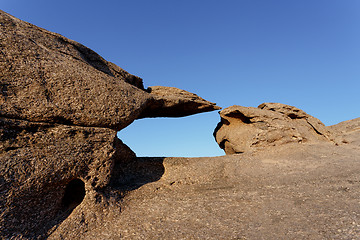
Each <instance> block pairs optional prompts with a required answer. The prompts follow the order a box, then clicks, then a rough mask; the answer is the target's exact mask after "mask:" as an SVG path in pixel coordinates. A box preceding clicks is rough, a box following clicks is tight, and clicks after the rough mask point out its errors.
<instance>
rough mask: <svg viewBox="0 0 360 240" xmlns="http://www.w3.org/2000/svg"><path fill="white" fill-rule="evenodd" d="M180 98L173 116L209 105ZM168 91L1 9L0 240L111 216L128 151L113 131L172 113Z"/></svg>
mask: <svg viewBox="0 0 360 240" xmlns="http://www.w3.org/2000/svg"><path fill="white" fill-rule="evenodd" d="M179 91H181V90H179ZM183 92H184V93H185V97H184V99H181V96H178V98H177V99H176V100H174V102H172V103H171V108H176V110H177V111H179V113H180V114H179V115H181V116H186V115H190V114H194V113H199V112H204V111H211V110H214V109H217V107H216V106H215V105H214V104H212V103H210V102H207V101H205V100H203V99H201V102H200V101H199V99H200V98H197V99H196V104H193V103H192V101H191V100H189V97H188V96H189V95H191V94H190V93H188V92H185V91H183ZM170 94H171V96H170V97H168V96H166V95H164V96H163V97H164V100H161V97H159V96H158V95H156V96H155V95H153V94H151V93H148V92H147V91H145V90H144V87H143V83H142V80H141V79H140V78H138V77H136V76H133V75H131V74H129V73H127V72H126V71H124V70H123V69H121V68H120V67H118V66H116V65H114V64H112V63H110V62H107V61H106V60H104V59H103V58H102V57H100V56H99V55H98V54H96V53H95V52H93V51H92V50H90V49H88V48H86V47H85V46H83V45H81V44H79V43H77V42H74V41H72V40H69V39H67V38H65V37H63V36H61V35H59V34H55V33H52V32H49V31H46V30H44V29H41V28H39V27H36V26H34V25H32V24H29V23H26V22H23V21H21V20H19V19H17V18H15V17H13V16H11V15H9V14H7V13H5V12H3V11H0V238H1V239H22V238H23V239H42V238H47V237H49V236H50V235H51V236H52V237H53V238H56V239H64V238H65V239H78V238H81V235H79V234H81V233H86V232H89V231H90V232H91V230H92V229H94V228H96V227H97V224H99V223H100V224H103V222H104V221H105V220H108V219H109V218H110V217H111V216H112V217H113V216H116V215H117V214H119V213H120V209H121V199H122V196H123V195H124V194H125V192H126V191H130V190H132V189H131V188H122V187H121V186H120V187H117V185H119V181H125V182H126V181H127V180H126V179H128V178H129V175H128V174H127V173H126V172H127V171H128V170H127V164H128V163H129V162H131V161H133V160H134V158H135V154H134V153H133V152H132V151H131V150H130V149H129V148H128V147H127V146H126V145H124V144H123V143H122V142H121V141H120V140H119V139H118V138H117V137H116V130H120V129H122V128H124V127H126V126H127V125H129V124H130V123H131V122H132V121H134V120H135V119H137V118H139V117H140V116H141V117H144V114H143V112H147V113H149V110H148V109H151V110H154V111H158V112H161V114H162V116H173V115H174V114H173V110H172V109H170V111H169V113H168V114H166V110H165V111H163V110H161V108H163V107H165V106H163V105H162V104H159V102H162V101H168V99H169V98H173V94H172V93H171V91H170ZM177 105H178V106H177ZM209 106H211V107H209ZM166 107H167V105H166ZM150 115H151V114H150ZM121 179H122V180H121ZM129 179H132V177H130V178H129ZM146 181H148V180H146ZM116 183H118V184H117V185H116ZM120 185H121V184H120ZM102 220H104V221H102ZM103 226H105V225H103ZM56 236H57V237H56ZM71 236H74V237H71ZM95 239H98V238H97V237H95Z"/></svg>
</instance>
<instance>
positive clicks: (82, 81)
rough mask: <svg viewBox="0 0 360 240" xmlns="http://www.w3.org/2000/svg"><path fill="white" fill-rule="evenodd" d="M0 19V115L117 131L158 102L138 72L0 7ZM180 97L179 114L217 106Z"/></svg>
mask: <svg viewBox="0 0 360 240" xmlns="http://www.w3.org/2000/svg"><path fill="white" fill-rule="evenodd" d="M0 23H1V25H0V51H1V52H0V80H1V82H0V92H1V94H0V116H3V117H7V118H16V119H23V120H27V121H36V122H53V123H61V124H67V125H78V126H96V127H108V128H112V129H115V130H120V129H122V128H124V127H126V126H128V125H129V124H130V123H131V122H132V121H134V120H135V119H137V118H138V117H139V116H140V114H142V112H143V111H145V110H146V109H147V108H150V109H153V108H155V107H154V106H153V105H154V102H156V103H157V102H160V101H161V99H160V98H161V97H160V98H159V96H158V95H155V96H153V95H151V94H149V93H148V92H146V91H145V90H144V87H143V83H142V80H141V79H140V78H139V77H136V76H133V75H131V74H129V73H127V72H126V71H125V70H123V69H121V68H120V67H118V66H116V65H115V64H113V63H110V62H107V61H106V60H104V59H103V58H102V57H100V56H99V55H98V54H97V53H95V52H94V51H92V50H90V49H89V48H87V47H85V46H83V45H81V44H79V43H77V42H74V41H72V40H70V39H67V38H65V37H63V36H61V35H59V34H55V33H52V32H49V31H46V30H44V29H41V28H39V27H36V26H34V25H32V24H29V23H26V22H23V21H21V20H19V19H17V18H15V17H12V16H10V15H9V14H6V13H4V12H2V11H1V10H0ZM171 94H172V93H171ZM188 94H190V93H188ZM163 96H164V97H165V100H164V101H167V99H168V97H167V96H165V95H163ZM185 96H186V94H185ZM171 97H172V96H171ZM171 97H170V98H171ZM185 99H186V100H184V101H181V102H179V104H180V105H181V106H180V107H179V108H177V110H178V111H179V112H181V115H183V116H184V115H190V114H194V113H199V112H204V111H211V110H215V109H216V107H214V106H215V105H214V104H212V103H209V102H206V101H205V100H204V101H202V102H201V103H199V102H198V103H199V104H196V105H194V104H192V103H191V101H189V99H188V97H187V96H186V97H185ZM184 102H186V103H184ZM174 104H175V105H176V103H174ZM202 104H204V106H202ZM155 105H156V106H158V105H159V104H155ZM158 107H160V108H161V107H162V106H161V105H160V106H158ZM146 111H147V110H146ZM147 112H149V111H147ZM149 114H150V113H149ZM169 115H170V116H173V115H174V114H173V112H170V113H169ZM162 116H167V114H166V111H162Z"/></svg>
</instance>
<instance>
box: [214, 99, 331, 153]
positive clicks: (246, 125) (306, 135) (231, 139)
mask: <svg viewBox="0 0 360 240" xmlns="http://www.w3.org/2000/svg"><path fill="white" fill-rule="evenodd" d="M220 117H221V121H220V123H219V124H218V126H217V127H216V129H215V131H214V137H215V139H216V142H217V143H218V144H219V146H220V147H221V148H222V149H223V150H224V151H225V153H226V154H234V153H243V152H246V151H251V150H254V149H258V148H263V147H268V146H277V145H281V144H285V143H291V142H296V143H301V144H303V143H311V142H319V141H326V142H328V141H333V139H332V136H331V133H330V132H329V130H328V129H327V128H326V127H325V125H324V124H323V123H322V122H321V121H320V120H318V119H317V118H314V117H312V116H310V115H308V114H306V113H305V112H304V111H302V110H300V109H298V108H296V107H292V106H288V105H285V104H281V103H263V104H261V105H260V106H259V107H258V108H254V107H242V106H237V105H234V106H231V107H228V108H226V109H224V110H222V111H221V112H220Z"/></svg>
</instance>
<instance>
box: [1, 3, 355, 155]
mask: <svg viewBox="0 0 360 240" xmlns="http://www.w3.org/2000/svg"><path fill="white" fill-rule="evenodd" d="M0 8H1V9H2V10H4V11H6V12H8V13H10V14H12V15H14V16H15V17H18V18H20V19H22V20H25V21H28V22H31V23H33V24H35V25H37V26H40V27H43V28H46V29H48V30H50V31H53V32H57V33H60V34H62V35H64V36H65V37H68V38H70V39H73V40H75V41H78V42H80V43H82V44H84V45H86V46H88V47H90V48H91V49H93V50H95V51H96V52H98V53H99V54H100V55H101V56H103V57H104V58H105V59H106V60H108V61H111V62H114V63H115V64H117V65H119V66H120V67H122V68H124V69H125V70H127V71H128V72H130V73H132V74H135V75H137V76H139V77H141V78H143V79H144V85H145V87H147V86H157V85H161V86H172V87H177V88H181V89H184V90H187V91H190V92H194V93H196V94H198V95H199V96H201V97H203V98H205V99H207V100H209V101H212V102H216V103H217V104H218V105H219V106H221V107H223V108H226V107H228V106H231V105H242V106H252V107H257V106H258V105H259V104H261V103H263V102H280V103H285V104H289V105H293V106H296V107H298V108H301V109H302V110H304V111H305V112H307V113H309V114H311V115H313V116H315V117H317V118H319V119H320V120H321V121H322V122H324V123H325V124H326V125H332V124H336V123H338V122H341V121H344V120H349V119H353V118H357V117H360V107H359V103H360V94H359V90H360V1H359V0H336V1H335V0H301V1H290V0H223V1H220V0H216V1H215V0H181V1H180V0H179V1H175V0H152V1H150V0H132V1H129V0H127V1H123V0H111V1H107V0H104V1H92V0H87V1H83V0H72V1H68V0H62V1H51V0H31V1H30V0H0ZM218 121H219V115H218V113H217V112H212V113H203V114H198V115H194V116H189V117H185V118H178V119H175V118H156V119H144V120H137V121H135V122H134V123H133V124H131V125H130V126H129V127H127V128H126V129H124V130H122V131H121V132H119V134H118V136H119V138H120V139H122V140H123V141H124V142H125V143H126V144H127V145H128V146H129V147H130V148H132V149H133V150H134V151H135V152H136V153H137V155H138V156H216V155H223V154H224V153H223V151H222V150H221V149H220V148H219V147H218V146H217V144H216V143H215V141H214V138H213V136H212V132H213V130H214V128H215V126H216V124H217V122H218Z"/></svg>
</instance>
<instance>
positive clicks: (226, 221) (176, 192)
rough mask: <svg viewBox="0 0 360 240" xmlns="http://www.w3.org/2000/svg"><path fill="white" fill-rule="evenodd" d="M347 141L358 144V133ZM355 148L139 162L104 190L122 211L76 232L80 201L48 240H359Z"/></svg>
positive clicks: (292, 147) (320, 146)
mask: <svg viewBox="0 0 360 240" xmlns="http://www.w3.org/2000/svg"><path fill="white" fill-rule="evenodd" d="M359 122H360V119H357V120H356V121H355V122H354V121H352V123H353V124H354V125H355V124H356V125H357V124H359ZM352 123H348V122H345V123H344V124H346V126H349V127H350V124H352ZM340 125H342V124H340ZM345 128H346V129H347V128H348V127H344V128H343V129H345ZM348 130H349V132H353V129H352V128H348ZM337 134H338V135H341V134H340V133H337ZM341 137H342V138H344V139H346V136H341ZM353 137H356V138H357V140H359V139H360V134H359V132H357V134H354V135H353ZM355 142H356V141H354V142H350V141H349V143H344V144H341V145H338V146H336V145H334V144H332V143H331V142H327V141H321V142H316V143H308V144H298V143H289V144H286V145H277V146H275V147H268V148H264V149H262V150H259V151H253V152H247V153H243V154H236V155H226V156H221V157H211V158H209V157H204V158H137V159H136V160H135V161H132V162H130V163H129V164H128V165H127V167H126V168H124V169H123V170H124V171H125V172H126V175H122V176H123V177H119V178H117V180H116V181H114V182H113V183H112V185H111V188H112V189H113V191H115V190H117V191H123V192H125V194H124V195H123V197H122V200H121V201H119V203H120V205H121V210H120V209H119V208H116V207H115V205H114V204H110V205H109V206H106V207H104V209H107V210H106V211H104V214H103V215H100V216H99V215H97V216H98V218H97V219H94V218H93V219H94V220H93V221H94V222H96V223H97V224H94V223H93V224H92V225H91V226H92V227H91V228H88V230H87V231H83V226H84V225H85V224H84V223H81V221H80V216H82V214H89V212H90V211H88V210H86V208H85V207H84V206H85V205H83V203H81V204H80V205H79V206H78V207H77V208H76V209H75V210H74V211H73V213H72V214H71V217H73V219H75V216H77V217H78V218H79V220H78V221H73V222H71V221H67V220H68V219H67V220H66V221H64V222H63V223H62V224H61V225H60V226H59V227H58V228H57V230H56V231H54V232H53V233H52V234H51V235H50V237H49V239H59V238H60V236H62V237H63V238H64V239H274V240H277V239H358V238H359V236H360V203H359V199H360V176H359V171H360V158H359V156H360V149H359V145H357V146H356V145H355ZM65 223H66V224H65Z"/></svg>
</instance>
